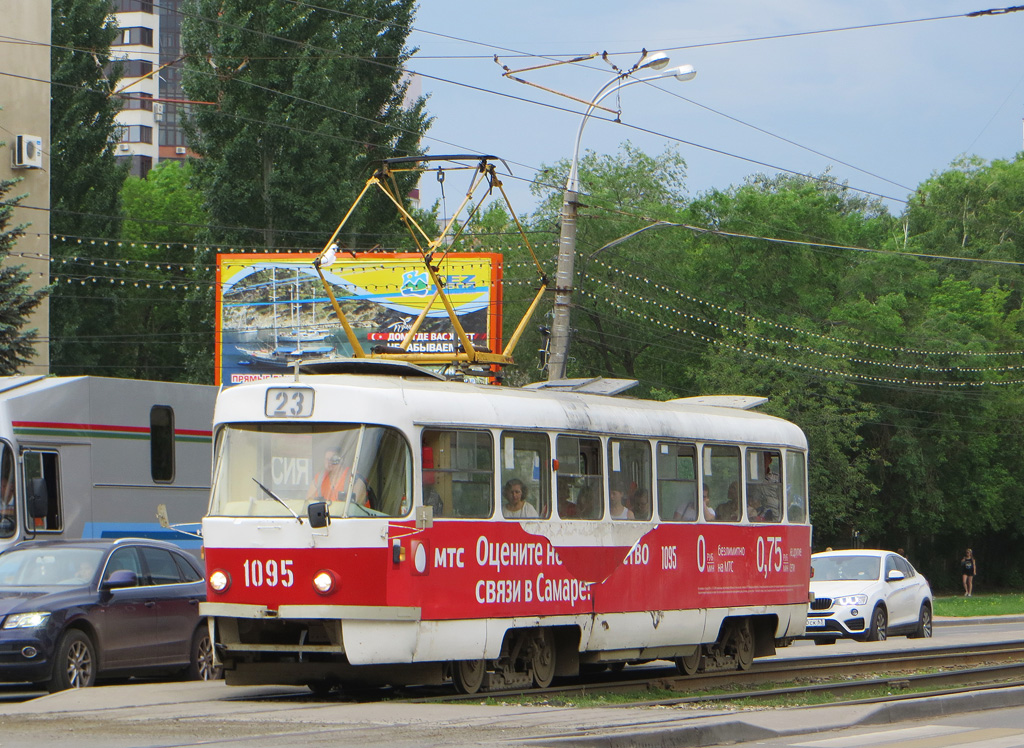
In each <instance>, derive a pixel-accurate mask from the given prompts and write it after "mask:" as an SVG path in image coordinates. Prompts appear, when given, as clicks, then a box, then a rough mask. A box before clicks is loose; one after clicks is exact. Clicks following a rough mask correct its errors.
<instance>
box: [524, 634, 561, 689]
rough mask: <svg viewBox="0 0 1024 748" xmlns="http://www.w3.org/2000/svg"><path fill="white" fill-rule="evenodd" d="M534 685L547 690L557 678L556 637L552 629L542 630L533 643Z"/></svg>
mask: <svg viewBox="0 0 1024 748" xmlns="http://www.w3.org/2000/svg"><path fill="white" fill-rule="evenodd" d="M530 664H531V665H532V666H533V683H534V685H536V686H537V688H547V687H548V686H550V685H551V681H552V680H554V677H555V635H554V634H552V633H551V629H541V630H540V631H538V632H537V635H536V638H535V639H534V642H533V657H532V660H531V663H530Z"/></svg>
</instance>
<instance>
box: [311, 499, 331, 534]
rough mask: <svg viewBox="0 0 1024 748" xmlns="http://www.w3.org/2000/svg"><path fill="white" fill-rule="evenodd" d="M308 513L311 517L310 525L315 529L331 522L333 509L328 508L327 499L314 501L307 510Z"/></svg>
mask: <svg viewBox="0 0 1024 748" xmlns="http://www.w3.org/2000/svg"><path fill="white" fill-rule="evenodd" d="M306 514H307V516H308V517H309V526H310V527H312V528H314V529H316V528H320V527H327V525H329V524H331V511H330V510H329V509H328V508H327V502H326V501H316V502H313V503H312V504H310V505H309V509H307V510H306Z"/></svg>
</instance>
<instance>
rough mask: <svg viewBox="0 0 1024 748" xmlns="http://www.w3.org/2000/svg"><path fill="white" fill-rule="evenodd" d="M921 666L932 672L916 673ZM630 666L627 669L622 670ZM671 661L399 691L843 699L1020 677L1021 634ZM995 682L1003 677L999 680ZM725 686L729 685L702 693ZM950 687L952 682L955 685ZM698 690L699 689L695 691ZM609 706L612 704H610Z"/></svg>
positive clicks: (458, 698)
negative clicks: (552, 680)
mask: <svg viewBox="0 0 1024 748" xmlns="http://www.w3.org/2000/svg"><path fill="white" fill-rule="evenodd" d="M922 670H934V671H935V672H928V673H922V672H921V671H922ZM625 672H626V673H629V671H628V670H627V671H625ZM675 672H676V671H675V669H674V668H671V669H670V668H659V669H656V670H651V669H648V670H646V671H640V670H635V671H634V676H633V677H627V678H622V677H619V678H616V679H615V680H608V679H607V677H605V678H604V679H593V678H592V679H589V680H588V681H587V682H585V683H579V682H576V683H570V684H560V685H557V686H552V687H549V688H544V689H518V690H507V691H485V692H481V693H477V694H472V695H461V694H447V695H431V696H419V697H416V696H414V697H411V698H403V699H400V700H401V701H406V702H423V703H429V702H467V701H480V700H481V699H498V700H501V699H509V698H521V697H534V698H541V699H545V698H553V699H557V700H562V699H567V698H571V697H573V696H594V695H596V694H601V693H604V694H611V693H619V694H622V693H630V692H641V693H648V692H650V691H652V690H659V691H678V692H680V693H685V694H687V695H685V696H680V697H679V698H669V699H664V698H663V699H657V700H650V699H643V698H638V699H637V700H636V701H630V702H629V703H623V704H621V706H642V705H662V706H664V705H673V704H685V703H710V702H716V703H723V704H724V703H726V702H730V701H731V702H736V701H742V700H763V699H767V698H780V697H786V696H792V695H795V694H798V693H810V692H817V693H825V692H828V693H831V694H833V695H834V696H835V697H837V698H839V699H840V700H844V699H845V698H846V697H847V696H849V695H850V694H852V693H857V692H863V691H867V690H870V689H877V688H879V687H887V688H889V689H893V690H895V691H896V692H897V693H899V692H903V693H904V694H905V693H906V692H907V691H908V690H909V689H922V690H927V691H929V692H934V690H935V689H938V688H942V687H946V686H966V685H968V684H969V686H970V687H971V688H972V689H978V688H983V687H987V688H992V687H1003V686H1005V685H1022V684H1024V642H1012V643H1000V644H989V645H979V646H975V647H968V648H964V647H933V648H928V649H917V650H912V651H906V650H904V651H897V652H870V653H863V654H855V655H842V656H822V657H806V658H797V659H780V660H761V661H755V663H754V666H753V667H752V668H751V669H749V670H746V671H728V672H715V673H702V674H696V675H692V676H685V675H676V674H675ZM778 682H784V683H795V684H798V685H794V686H782V687H779V688H774V689H771V688H768V689H765V688H752V687H757V686H761V685H764V684H770V683H778ZM1000 684H1001V685H1000ZM723 689H729V691H728V693H708V692H712V691H720V690H723ZM955 690H956V689H954V691H955ZM695 692H699V693H695ZM607 706H613V705H611V704H609V705H607Z"/></svg>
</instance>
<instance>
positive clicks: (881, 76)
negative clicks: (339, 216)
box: [407, 0, 1024, 214]
mask: <svg viewBox="0 0 1024 748" xmlns="http://www.w3.org/2000/svg"><path fill="white" fill-rule="evenodd" d="M1006 7H1010V6H1004V5H990V4H986V0H976V1H975V2H963V1H960V0H928V1H927V2H925V1H924V0H921V1H919V2H910V1H907V2H900V1H898V0H897V1H893V0H886V1H885V2H882V1H881V0H861V1H859V2H851V1H850V0H842V1H839V0H814V1H813V2H811V1H810V0H787V1H786V2H780V1H779V0H715V2H707V1H706V0H705V1H704V2H692V1H690V0H676V1H675V2H672V1H670V0H652V1H651V2H645V3H622V2H615V3H613V2H607V1H606V0H586V1H585V2H581V1H579V0H557V1H555V0H546V1H541V0H517V1H515V2H493V1H488V0H422V2H421V3H420V4H419V8H418V11H417V16H416V19H415V22H414V26H415V29H414V31H413V32H412V33H411V34H410V36H409V45H410V46H414V47H418V48H419V51H418V52H417V53H416V55H415V56H414V57H413V58H412V59H411V60H410V62H409V63H408V65H407V67H408V69H409V70H411V71H414V72H416V73H420V74H422V77H421V78H420V80H419V82H418V85H419V86H420V87H421V93H422V94H424V95H427V96H429V100H428V104H427V109H428V111H429V113H430V114H431V115H432V116H433V117H434V118H435V119H434V123H433V125H432V127H431V128H430V130H429V131H428V133H427V137H426V138H425V140H424V144H425V146H426V147H427V149H428V151H429V152H430V153H431V154H434V155H441V154H451V153H489V154H493V155H496V156H499V157H501V158H503V159H504V160H505V161H506V162H507V163H508V165H509V167H510V169H511V172H512V175H511V177H509V176H506V177H503V182H504V185H505V188H506V191H507V192H508V193H509V195H510V198H511V200H512V204H513V208H514V209H515V211H516V212H517V213H519V214H524V213H529V212H532V211H533V210H534V209H535V207H536V198H535V197H534V196H533V195H531V193H530V192H529V189H528V185H529V182H530V181H531V180H532V179H533V178H534V177H535V176H536V174H537V173H538V170H540V169H541V168H542V167H544V166H550V165H553V164H554V163H556V162H557V161H559V160H561V159H568V158H569V157H570V156H571V155H572V150H573V144H574V142H575V139H576V134H577V129H578V128H579V125H580V122H581V121H582V118H583V112H584V111H585V109H586V105H585V104H582V103H579V102H576V101H573V100H571V99H569V98H564V97H560V96H558V95H555V94H553V93H548V92H546V91H543V90H540V89H538V88H535V87H532V86H527V85H523V84H521V83H517V82H515V81H513V80H510V79H508V78H504V77H502V68H501V67H500V66H499V65H498V64H496V63H495V62H494V59H493V58H494V56H495V55H498V56H499V59H500V61H501V64H502V65H506V66H508V67H509V68H511V69H513V70H515V69H519V68H525V67H530V66H534V65H541V64H545V63H547V62H549V61H551V60H555V59H559V60H563V59H567V58H570V57H574V56H579V55H585V54H589V53H593V52H597V53H601V52H608V53H609V55H610V59H611V60H612V61H613V62H614V63H615V64H616V65H618V66H619V67H620V68H629V67H630V66H631V65H633V64H634V63H635V62H636V61H637V60H638V59H639V52H640V50H641V49H644V48H646V49H648V50H665V51H667V52H668V54H669V55H670V56H671V63H670V66H672V67H674V66H676V65H681V64H687V63H688V64H691V65H693V66H694V67H695V68H696V69H697V76H696V78H695V79H693V80H691V81H688V82H679V81H676V80H674V79H671V78H670V79H667V80H663V81H659V82H658V83H656V84H650V85H648V84H638V85H633V86H630V87H628V88H625V89H623V90H621V91H620V93H619V94H617V95H612V96H610V97H608V98H607V99H606V100H605V102H604V103H605V105H607V106H610V107H612V108H621V122H622V124H616V123H614V122H612V121H610V120H611V119H612V118H613V115H611V114H608V113H604V112H600V111H598V112H595V114H594V115H593V116H591V117H590V118H589V119H588V121H587V124H586V127H585V129H584V132H583V135H582V141H581V148H582V150H584V151H587V150H589V151H593V152H595V153H598V154H614V153H616V152H617V151H618V150H619V148H620V146H621V144H622V143H623V142H624V141H627V140H628V141H630V142H631V143H632V144H633V145H634V146H637V147H639V148H641V149H642V150H643V151H645V152H647V153H649V154H651V155H657V154H660V153H662V152H664V150H665V149H666V148H667V147H674V148H676V149H677V150H678V152H679V153H680V154H682V156H683V157H684V158H685V160H686V162H687V167H688V168H687V189H688V193H689V195H690V196H691V197H694V196H697V195H699V194H701V193H702V192H705V191H707V190H711V189H727V188H728V187H729V186H731V185H739V184H742V183H743V181H744V180H745V179H746V178H747V177H748V176H750V175H753V174H757V173H767V174H775V173H778V172H779V171H782V170H788V171H792V172H797V173H804V174H814V175H818V174H821V173H823V172H825V171H826V170H829V172H830V173H831V174H832V175H833V176H835V177H836V178H838V179H839V180H841V181H845V182H846V183H848V184H849V186H850V187H852V188H855V189H858V190H863V191H865V192H867V193H870V194H872V195H877V196H880V197H882V198H884V200H885V202H886V204H887V205H888V207H889V209H890V210H891V211H893V212H894V213H897V214H898V213H900V212H901V211H902V210H903V207H904V201H905V200H906V199H907V197H908V195H910V194H911V193H912V192H913V191H914V190H915V189H916V188H917V186H918V185H919V184H920V183H921V182H922V181H924V180H926V179H928V178H929V177H930V176H932V175H933V174H934V173H936V172H940V171H943V170H945V169H946V168H948V167H949V165H950V164H951V163H952V162H953V161H954V160H955V159H957V158H958V157H959V156H961V155H963V154H975V155H978V156H980V157H982V158H983V159H986V160H994V159H1012V158H1013V157H1014V155H1015V154H1016V153H1018V152H1019V151H1021V150H1022V149H1024V142H1022V141H1024V123H1022V120H1024V12H1013V13H1002V14H996V15H987V16H980V17H975V18H968V17H964V16H965V14H967V13H972V12H976V11H980V10H989V9H993V8H1006ZM945 17H951V18H945ZM942 18H945V19H944V20H924V19H942ZM850 27H860V28H852V29H851V30H842V31H831V32H830V33H813V32H824V31H827V30H832V29H846V28H850ZM864 27H867V28H864ZM785 35H788V36H785ZM763 37H774V38H767V39H763ZM751 39H760V40H758V41H748V40H751ZM613 75H614V73H613V70H612V68H611V67H609V66H608V65H607V64H606V63H605V62H603V61H602V60H601V58H600V57H598V58H595V59H594V60H591V61H589V62H585V63H575V64H571V65H560V66H558V67H554V68H548V69H543V70H533V71H530V72H524V73H521V74H519V77H521V78H524V79H527V80H529V81H531V82H533V83H536V84H539V85H542V86H545V87H548V88H552V89H556V90H558V91H560V92H563V93H566V94H569V95H570V96H574V97H576V98H578V99H582V100H584V101H589V100H590V99H591V98H592V97H593V96H594V95H595V94H596V93H597V91H598V90H599V89H600V88H601V87H602V86H603V85H604V84H605V83H607V82H608V81H609V80H611V78H612V76H613ZM640 77H643V74H641V76H640ZM606 118H607V119H606ZM645 131H647V132H645ZM460 180H461V181H460ZM467 180H468V177H466V176H458V177H451V178H449V180H446V182H445V185H444V191H445V195H444V200H445V205H447V206H448V207H449V209H453V208H454V207H455V206H457V204H458V201H459V200H460V199H461V197H462V196H463V195H464V193H465V191H466V187H467V186H468V181H467ZM421 195H422V205H423V207H430V205H431V204H432V203H433V202H434V200H436V199H438V198H439V197H440V195H441V192H440V188H439V186H438V183H437V180H436V178H432V177H429V176H425V177H424V179H423V180H422V181H421Z"/></svg>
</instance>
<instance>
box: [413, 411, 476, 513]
mask: <svg viewBox="0 0 1024 748" xmlns="http://www.w3.org/2000/svg"><path fill="white" fill-rule="evenodd" d="M493 452H494V449H493V445H492V441H491V435H490V433H488V432H486V431H442V430H440V429H424V430H423V456H424V459H423V503H424V504H426V505H428V506H433V507H434V516H435V517H490V516H491V515H492V514H493V512H494V458H493ZM428 466H429V467H428Z"/></svg>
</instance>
